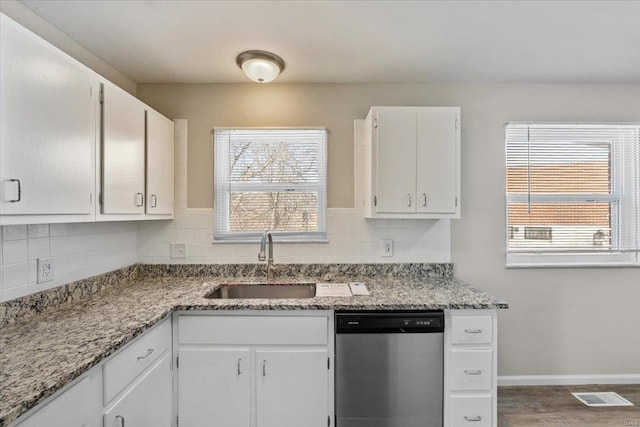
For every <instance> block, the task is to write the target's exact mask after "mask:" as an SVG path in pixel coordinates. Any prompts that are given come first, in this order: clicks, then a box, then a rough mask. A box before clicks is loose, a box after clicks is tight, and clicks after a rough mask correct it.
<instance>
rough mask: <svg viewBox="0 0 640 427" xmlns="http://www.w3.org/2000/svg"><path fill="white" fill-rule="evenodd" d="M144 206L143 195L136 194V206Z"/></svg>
mask: <svg viewBox="0 0 640 427" xmlns="http://www.w3.org/2000/svg"><path fill="white" fill-rule="evenodd" d="M143 205H144V194H143V193H136V206H137V207H140V206H143Z"/></svg>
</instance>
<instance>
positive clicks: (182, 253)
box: [171, 242, 187, 259]
mask: <svg viewBox="0 0 640 427" xmlns="http://www.w3.org/2000/svg"><path fill="white" fill-rule="evenodd" d="M186 258H187V244H186V243H184V242H172V243H171V259H186Z"/></svg>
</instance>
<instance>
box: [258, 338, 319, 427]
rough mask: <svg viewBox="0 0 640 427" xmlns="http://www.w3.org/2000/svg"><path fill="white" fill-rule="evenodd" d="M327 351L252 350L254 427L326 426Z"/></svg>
mask: <svg viewBox="0 0 640 427" xmlns="http://www.w3.org/2000/svg"><path fill="white" fill-rule="evenodd" d="M328 356H329V355H328V353H327V350H326V349H324V350H322V349H315V350H307V349H278V350H268V349H266V350H256V370H255V373H256V415H257V424H256V425H257V426H258V427H277V426H280V427H299V426H309V427H312V426H318V427H321V426H323V427H324V426H326V425H327V416H328V414H329V408H328V401H327V390H328V387H329V381H328V375H327V369H328V365H327V358H328Z"/></svg>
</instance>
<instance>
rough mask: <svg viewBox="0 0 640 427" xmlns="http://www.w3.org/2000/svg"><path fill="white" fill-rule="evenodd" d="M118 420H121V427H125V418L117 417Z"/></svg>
mask: <svg viewBox="0 0 640 427" xmlns="http://www.w3.org/2000/svg"><path fill="white" fill-rule="evenodd" d="M116 420H120V427H124V417H123V416H122V415H116Z"/></svg>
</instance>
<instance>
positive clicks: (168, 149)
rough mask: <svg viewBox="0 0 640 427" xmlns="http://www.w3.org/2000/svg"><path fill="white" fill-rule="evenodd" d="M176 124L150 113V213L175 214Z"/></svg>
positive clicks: (148, 133) (157, 114)
mask: <svg viewBox="0 0 640 427" xmlns="http://www.w3.org/2000/svg"><path fill="white" fill-rule="evenodd" d="M173 145H174V144H173V121H172V120H169V119H167V118H166V117H164V116H163V115H162V114H159V113H157V112H155V111H153V110H147V203H146V205H147V214H150V215H173V153H174V148H173Z"/></svg>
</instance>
